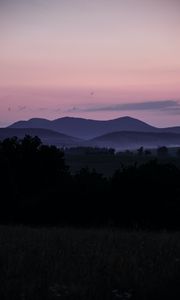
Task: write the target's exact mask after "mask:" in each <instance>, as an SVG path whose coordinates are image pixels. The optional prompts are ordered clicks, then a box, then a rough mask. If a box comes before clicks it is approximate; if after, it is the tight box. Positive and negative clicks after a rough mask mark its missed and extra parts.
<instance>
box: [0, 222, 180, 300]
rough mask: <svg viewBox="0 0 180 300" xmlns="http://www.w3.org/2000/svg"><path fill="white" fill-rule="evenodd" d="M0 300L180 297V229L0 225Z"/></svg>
mask: <svg viewBox="0 0 180 300" xmlns="http://www.w3.org/2000/svg"><path fill="white" fill-rule="evenodd" d="M0 280H1V282H0V299H1V300H3V299H8V300H11V299H12V300H16V299H18V300H41V299H43V300H46V299H63V300H65V299H67V300H71V299H79V300H96V299H98V300H107V299H108V300H111V299H112V300H115V299H122V300H123V299H138V300H140V299H153V300H154V299H171V300H173V299H180V233H178V232H177V233H168V232H159V233H153V232H150V233H148V232H141V231H133V232H127V231H118V230H110V229H107V230H106V229H104V230H78V229H67V228H66V229H58V228H57V229H56V228H52V229H45V228H44V229H31V228H23V227H14V228H13V227H6V226H1V227H0Z"/></svg>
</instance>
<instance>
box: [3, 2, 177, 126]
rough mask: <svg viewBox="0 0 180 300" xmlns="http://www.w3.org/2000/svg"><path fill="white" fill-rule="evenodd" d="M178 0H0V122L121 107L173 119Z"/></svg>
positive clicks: (95, 115) (158, 120) (117, 112)
mask: <svg viewBox="0 0 180 300" xmlns="http://www.w3.org/2000/svg"><path fill="white" fill-rule="evenodd" d="M179 37H180V1H179V0H96V1H95V0H31V1H29V0H0V41H1V47H0V126H5V125H7V124H9V123H12V122H14V121H16V120H19V119H28V118H31V117H45V118H49V119H54V118H58V117H62V116H67V115H69V116H81V117H88V118H92V119H110V118H114V117H120V116H124V115H130V116H133V117H137V118H140V119H142V120H144V121H147V122H149V123H150V124H153V125H157V126H166V125H167V126H169V125H180V55H179V53H180V38H179Z"/></svg>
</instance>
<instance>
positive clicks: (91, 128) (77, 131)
mask: <svg viewBox="0 0 180 300" xmlns="http://www.w3.org/2000/svg"><path fill="white" fill-rule="evenodd" d="M10 128H45V129H51V130H55V131H57V132H60V133H63V134H66V135H70V136H75V137H78V138H82V139H92V138H94V137H96V136H99V135H103V134H106V133H110V132H115V131H138V132H139V131H141V132H156V131H157V130H158V129H157V128H155V127H153V126H150V125H148V124H146V123H145V122H142V121H140V120H137V119H134V118H131V117H122V118H118V119H114V120H108V121H96V120H88V119H82V118H70V117H65V118H60V119H57V120H54V121H49V120H46V119H37V118H36V119H30V120H28V121H19V122H16V123H14V124H12V125H11V126H10Z"/></svg>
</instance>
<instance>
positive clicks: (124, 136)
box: [0, 116, 180, 149]
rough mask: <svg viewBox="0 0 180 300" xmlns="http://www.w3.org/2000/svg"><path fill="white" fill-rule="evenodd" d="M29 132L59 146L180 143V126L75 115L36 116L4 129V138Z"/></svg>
mask: <svg viewBox="0 0 180 300" xmlns="http://www.w3.org/2000/svg"><path fill="white" fill-rule="evenodd" d="M10 130H12V131H10ZM13 130H14V132H13ZM18 130H19V131H18ZM32 130H34V131H32ZM43 130H44V131H43ZM25 134H29V135H33V136H34V135H37V136H39V137H40V138H41V139H42V141H43V143H46V144H51V145H56V146H59V147H63V146H65V147H72V146H93V147H94V146H98V147H113V148H115V149H128V148H131V149H135V148H137V147H140V146H143V147H151V148H154V147H159V146H168V147H171V146H179V145H180V127H178V126H177V127H168V128H157V127H153V126H151V125H149V124H147V123H145V122H142V121H140V120H138V119H135V118H131V117H127V116H126V117H121V118H117V119H113V120H107V121H98V120H89V119H83V118H71V117H64V118H60V119H56V120H52V121H50V120H47V119H40V118H33V119H30V120H28V121H19V122H16V123H14V124H12V125H10V126H9V127H8V128H6V129H5V128H4V129H1V131H0V138H1V139H2V138H6V137H12V136H13V135H16V136H17V137H20V138H22V137H23V136H24V135H25Z"/></svg>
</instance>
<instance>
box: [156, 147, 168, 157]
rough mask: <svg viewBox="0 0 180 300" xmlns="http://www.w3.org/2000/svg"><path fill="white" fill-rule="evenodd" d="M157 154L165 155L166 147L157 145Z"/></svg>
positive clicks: (166, 152) (166, 153)
mask: <svg viewBox="0 0 180 300" xmlns="http://www.w3.org/2000/svg"><path fill="white" fill-rule="evenodd" d="M157 154H158V156H167V155H168V148H167V147H165V146H163V147H159V148H158V149H157Z"/></svg>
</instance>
